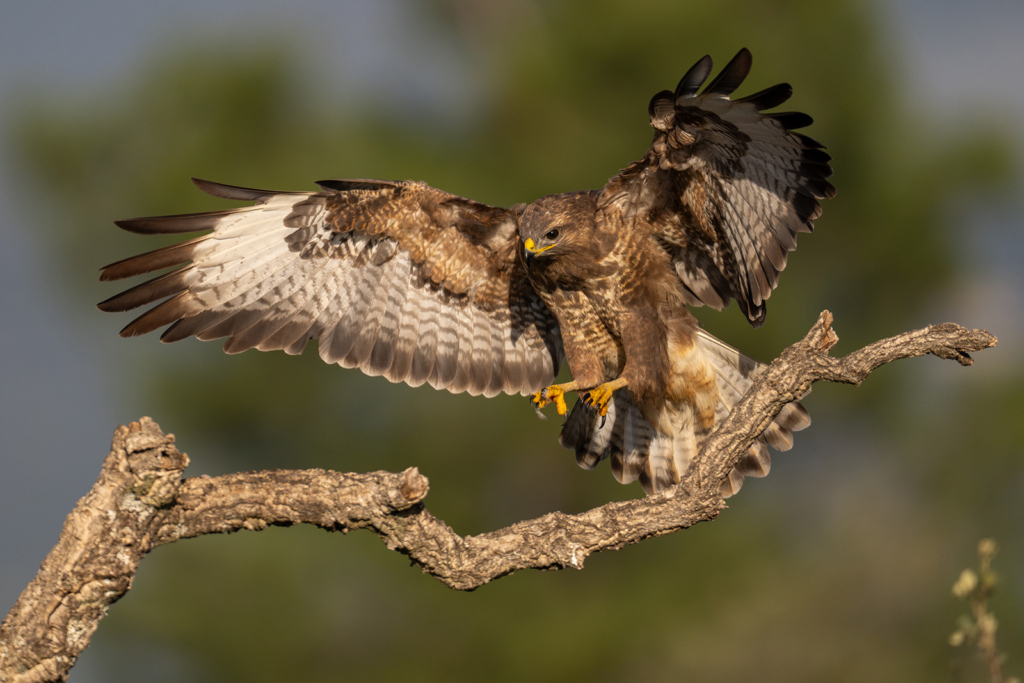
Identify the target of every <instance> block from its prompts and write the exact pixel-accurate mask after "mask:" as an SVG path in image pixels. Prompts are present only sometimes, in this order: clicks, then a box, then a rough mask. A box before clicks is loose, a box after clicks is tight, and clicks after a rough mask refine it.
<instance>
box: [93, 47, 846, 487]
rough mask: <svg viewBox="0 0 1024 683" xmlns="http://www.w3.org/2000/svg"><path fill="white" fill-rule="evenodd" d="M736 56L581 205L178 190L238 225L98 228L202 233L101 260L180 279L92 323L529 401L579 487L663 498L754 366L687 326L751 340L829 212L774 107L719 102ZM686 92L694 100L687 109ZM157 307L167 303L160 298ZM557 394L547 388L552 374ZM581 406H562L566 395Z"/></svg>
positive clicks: (353, 188) (553, 198)
mask: <svg viewBox="0 0 1024 683" xmlns="http://www.w3.org/2000/svg"><path fill="white" fill-rule="evenodd" d="M750 65H751V56H750V52H749V51H747V50H746V49H743V50H741V51H740V52H739V54H737V55H736V57H734V58H733V60H732V61H731V62H729V64H728V65H727V66H726V67H725V68H724V69H723V70H722V71H721V73H719V74H718V76H716V77H715V78H714V79H713V80H712V81H711V82H710V83H709V84H708V85H707V86H706V87H704V88H703V90H701V89H700V88H701V86H702V85H703V84H704V82H705V81H706V80H707V78H708V76H709V75H710V73H711V67H712V61H711V57H710V56H705V57H704V58H703V59H701V60H700V61H699V62H697V63H696V64H695V65H694V66H693V68H691V69H690V70H689V71H688V72H687V73H686V75H685V76H683V78H682V80H681V81H680V82H679V85H678V86H677V87H676V89H675V91H669V90H663V91H662V92H659V93H658V94H656V95H655V96H654V98H653V99H652V100H651V102H650V105H649V106H648V114H649V115H650V122H651V126H652V127H653V128H654V141H653V142H652V144H651V146H650V149H648V150H647V153H646V154H644V156H643V158H641V159H640V160H639V161H636V162H634V163H632V164H631V165H629V166H628V167H626V168H625V169H624V170H623V171H622V172H620V173H619V174H618V175H616V176H614V177H613V178H612V179H611V180H609V181H608V183H607V184H606V185H605V186H604V187H603V188H601V189H600V190H584V191H580V192H571V193H568V194H557V195H550V196H547V197H542V198H540V199H538V200H536V201H534V202H533V203H531V204H528V205H517V206H513V207H511V208H507V209H506V208H500V207H494V206H488V205H486V204H480V203H478V202H475V201H472V200H470V199H466V198H464V197H458V196H455V195H451V194H448V193H446V192H443V191H441V190H437V189H435V188H432V187H429V186H428V185H426V184H424V183H420V182H411V181H406V182H392V181H385V180H327V181H321V182H318V183H317V185H319V187H320V191H318V192H272V191H266V190H253V189H245V188H240V187H234V186H230V185H221V184H218V183H213V182H209V181H205V180H194V182H195V184H196V185H197V186H198V187H199V189H201V190H203V191H205V192H207V193H209V194H212V195H214V196H216V197H221V198H224V199H233V200H245V201H250V202H253V205H252V206H247V207H243V208H235V209H225V210H221V211H212V212H208V213H197V214H184V215H176V216H159V217H154V218H137V219H132V220H124V221H117V225H118V226H119V227H121V228H123V229H125V230H128V231H130V232H134V233H140V234H144V235H152V234H179V233H195V232H204V233H205V234H202V235H199V236H197V237H192V238H191V239H187V240H185V241H183V242H179V243H177V244H174V245H172V246H168V247H164V248H161V249H156V250H154V251H150V252H147V253H145V254H141V255H139V256H134V257H132V258H128V259H125V260H123V261H118V262H117V263H113V264H111V265H109V266H106V267H105V268H104V269H103V272H102V275H101V279H102V280H118V279H121V278H126V277H131V276H135V275H141V274H143V273H150V272H153V271H156V270H160V269H164V268H167V267H170V266H177V268H176V269H174V270H171V271H170V272H168V273H166V274H163V275H160V276H159V277H156V278H154V279H151V280H149V281H148V282H145V283H143V284H140V285H138V286H136V287H133V288H131V289H129V290H127V291H125V292H123V293H121V294H118V295H117V296H114V297H112V298H110V299H107V300H106V301H104V302H102V303H101V304H99V308H100V309H101V310H103V311H127V310H131V309H135V308H138V307H140V306H146V305H148V304H152V303H155V302H161V303H159V304H157V305H156V306H154V307H152V308H150V309H149V310H147V311H145V312H144V313H143V314H142V315H140V316H139V317H138V318H136V319H135V320H134V321H133V322H131V323H130V324H129V325H128V326H127V327H125V328H124V329H123V330H121V336H123V337H131V336H135V335H140V334H145V333H147V332H151V331H153V330H156V329H158V328H161V327H164V326H166V325H169V327H168V328H167V329H166V330H164V332H163V334H162V336H161V337H160V339H161V341H164V342H173V341H178V340H180V339H184V338H186V337H193V336H194V337H197V338H199V339H202V340H210V339H219V338H222V337H223V338H226V339H227V341H226V342H225V344H224V350H225V351H226V352H227V353H239V352H241V351H245V350H246V349H251V348H256V349H260V350H261V351H271V350H275V349H282V350H284V351H285V353H289V354H299V353H301V352H302V351H303V349H304V348H305V347H306V344H307V343H308V342H309V341H310V340H311V339H316V340H318V345H319V354H320V357H321V358H323V360H324V361H326V362H327V363H337V364H338V365H341V366H343V367H349V368H351V367H357V368H359V369H361V370H362V371H363V372H365V373H367V374H369V375H384V376H385V377H387V378H388V379H389V380H391V381H392V382H406V383H408V384H410V385H412V386H419V385H421V384H423V383H424V382H427V383H429V384H430V385H431V386H433V387H434V388H436V389H447V390H448V391H451V392H454V393H459V392H463V391H467V392H469V393H470V394H474V395H477V394H483V395H485V396H494V395H496V394H498V393H501V392H505V393H510V394H515V393H519V394H524V395H530V396H531V401H532V402H533V404H534V406H535V407H536V408H537V410H538V413H539V412H540V408H543V407H544V406H545V405H547V404H549V403H553V404H554V405H555V406H556V410H557V412H558V413H559V414H560V415H565V414H566V413H567V412H568V417H567V418H566V420H565V424H564V426H563V428H562V432H561V435H560V437H559V441H560V442H561V444H562V445H563V446H565V447H566V448H569V449H572V450H575V452H576V459H577V462H578V463H579V464H580V465H581V466H583V467H585V468H588V469H590V468H593V467H595V466H596V465H597V464H598V463H599V462H600V461H601V460H604V459H609V460H610V462H611V469H612V473H613V474H614V475H615V477H616V478H617V479H618V480H619V481H620V482H622V483H629V482H632V481H635V480H637V479H639V480H640V483H641V485H642V486H643V489H644V491H646V492H647V493H652V492H657V491H661V490H663V489H665V488H667V487H670V486H672V485H673V484H674V483H677V482H678V481H679V479H680V475H682V474H683V473H684V472H685V471H686V468H687V466H688V465H689V463H690V461H691V459H692V458H693V456H694V455H695V454H696V452H697V449H698V448H699V447H700V445H701V443H702V441H703V440H704V439H705V438H706V437H707V436H708V435H709V434H710V432H711V431H712V429H713V428H714V427H715V425H716V424H717V423H719V422H720V421H721V420H722V419H723V418H724V417H725V416H726V415H727V414H728V413H729V410H730V409H731V408H732V406H733V405H735V404H736V402H737V401H738V400H739V398H740V397H741V396H742V395H743V393H744V392H745V391H746V389H747V388H748V387H749V386H750V385H751V383H752V378H753V376H754V375H755V373H757V372H758V371H759V368H760V367H761V366H760V365H759V364H758V363H756V362H754V361H753V360H751V359H750V358H748V357H746V356H744V355H743V354H741V353H740V352H739V351H737V350H736V349H734V348H732V347H730V346H728V345H726V344H725V343H723V342H721V341H719V340H718V339H716V338H714V337H713V336H711V335H710V334H708V333H707V332H705V331H704V330H703V329H702V328H701V326H700V324H699V323H698V322H697V320H696V319H695V318H694V317H693V316H692V315H691V314H690V312H689V311H688V309H687V306H688V305H689V306H704V305H707V306H711V307H712V308H715V309H722V308H724V307H725V306H727V305H728V304H729V302H730V300H731V299H735V300H736V302H737V304H738V305H739V307H740V309H741V310H742V311H743V313H744V314H745V315H746V316H747V318H748V319H749V321H750V322H751V324H753V325H754V326H755V327H757V326H759V325H761V323H762V322H763V321H764V318H765V301H766V300H767V299H768V297H769V296H770V295H771V292H772V290H773V289H774V288H775V285H776V284H777V282H778V279H779V273H780V271H782V269H783V268H784V267H785V265H786V256H787V252H789V251H792V250H793V249H795V248H796V236H797V233H801V232H810V231H811V229H812V227H813V221H814V219H815V218H817V217H818V216H819V215H820V214H821V207H820V205H819V203H818V200H819V199H823V198H830V197H832V196H834V195H835V189H834V188H833V186H832V185H831V184H830V183H829V182H828V181H827V180H826V178H828V177H829V176H830V175H831V173H832V170H831V168H830V167H829V161H830V160H831V158H830V157H829V155H828V154H826V153H825V152H824V151H823V148H822V145H820V144H819V143H817V142H815V141H814V140H812V139H811V138H809V137H807V136H805V135H802V134H800V133H796V132H793V131H794V129H798V128H803V127H805V126H807V125H809V124H810V123H811V118H810V117H809V116H807V115H805V114H800V113H791V112H786V113H765V110H767V109H772V108H774V107H776V106H778V105H780V104H782V103H783V102H785V101H786V100H787V99H788V98H789V97H790V95H791V93H792V89H791V88H790V86H789V85H788V84H780V85H776V86H773V87H770V88H767V89H765V90H762V91H761V92H758V93H755V94H753V95H748V96H747V97H744V98H741V99H737V100H732V99H730V98H729V95H730V94H731V93H732V92H733V91H734V90H735V89H736V88H737V87H738V86H739V85H740V83H741V82H742V81H743V79H744V78H745V77H746V75H747V73H748V71H749V70H750ZM698 91H699V92H698ZM161 300H162V301H161ZM563 360H565V361H566V362H567V363H568V365H569V370H570V371H571V373H572V380H571V381H569V382H567V383H564V384H553V382H554V381H555V377H556V375H558V372H559V368H560V366H561V364H562V361H563ZM570 392H576V393H577V394H578V396H579V400H577V401H576V402H575V405H574V406H573V408H572V410H571V411H568V410H567V405H566V401H565V395H566V394H567V393H570ZM808 424H810V420H809V418H808V416H807V412H806V411H805V410H804V408H803V407H802V406H801V405H800V404H799V403H792V404H790V405H788V406H787V407H786V408H785V409H784V410H783V411H782V412H781V413H780V414H779V416H778V417H777V418H776V419H775V421H774V423H772V424H771V425H770V426H769V427H768V428H767V429H766V430H765V432H764V433H763V435H762V436H761V437H760V438H759V439H758V441H756V442H755V443H754V444H753V445H752V446H751V447H750V449H749V452H748V453H747V454H746V455H745V456H744V457H743V459H741V461H740V462H739V464H738V465H737V467H736V469H735V470H734V471H733V472H732V474H731V475H730V477H729V478H728V479H727V480H726V481H725V482H723V484H722V489H723V493H725V494H726V495H731V494H733V493H735V492H736V491H737V490H738V489H739V487H740V485H741V484H742V483H743V479H744V477H745V476H764V475H765V474H767V473H768V469H769V466H770V462H771V461H770V457H769V454H768V450H767V444H771V445H772V446H773V447H774V448H776V449H779V450H787V449H789V448H790V447H791V446H792V443H793V437H792V432H794V431H797V430H800V429H803V428H804V427H806V426H807V425H808Z"/></svg>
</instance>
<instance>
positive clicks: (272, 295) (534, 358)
mask: <svg viewBox="0 0 1024 683" xmlns="http://www.w3.org/2000/svg"><path fill="white" fill-rule="evenodd" d="M195 182H196V184H197V185H198V186H199V187H200V188H201V189H203V190H204V191H206V192H208V193H210V194H213V195H215V196H218V197H222V198H227V199H241V200H247V201H252V202H255V204H254V205H253V206H249V207H244V208H240V209H229V210H224V211H215V212H209V213H200V214H186V215H179V216H163V217H156V218H142V219H134V220H128V221H119V222H118V225H119V226H120V227H122V228H124V229H126V230H129V231H132V232H137V233H142V234H169V233H170V234H174V233H189V232H196V231H202V230H212V232H209V233H207V234H205V235H201V236H199V237H195V238H192V239H188V240H186V241H184V242H180V243H178V244H175V245H171V246H169V247H165V248H163V249H157V250H154V251H151V252H147V253H145V254H141V255H139V256H135V257H132V258H129V259H125V260H123V261H119V262H117V263H114V264H111V265H109V266H107V267H105V268H104V269H103V273H102V275H101V279H103V280H117V279H122V278H126V277H131V276H135V275H141V274H143V273H149V272H153V271H157V270H161V269H164V268H167V267H171V266H179V267H178V268H176V269H175V270H172V271H170V272H169V273H166V274H164V275H160V276H158V277H156V278H154V279H152V280H149V281H148V282H145V283H143V284H141V285H138V286H136V287H133V288H131V289H129V290H127V291H125V292H122V293H121V294H118V295H117V296H114V297H112V298H110V299H108V300H106V301H104V302H102V303H101V304H99V308H100V309H101V310H104V311H127V310H132V309H136V308H139V307H142V306H146V305H149V304H153V303H157V302H160V303H157V305H156V306H154V307H152V308H150V309H149V310H147V311H146V312H144V313H143V314H142V315H141V316H139V317H138V318H136V319H135V320H134V321H133V322H131V323H130V324H129V325H128V326H127V327H125V328H124V329H123V330H122V331H121V335H122V336H135V335H139V334H145V333H147V332H151V331H153V330H156V329H158V328H161V327H164V326H166V325H169V327H168V328H167V329H166V330H165V331H164V333H163V335H162V337H161V340H162V341H165V342H172V341H178V340H180V339H184V338H186V337H191V336H194V337H197V338H199V339H202V340H211V339H219V338H226V341H225V344H224V349H225V351H227V352H228V353H239V352H241V351H245V350H247V349H251V348H256V349H259V350H261V351H271V350H278V349H280V350H284V351H285V352H286V353H290V354H298V353H301V352H302V351H303V349H304V348H305V347H306V344H307V343H308V342H309V340H311V339H317V340H318V343H319V353H320V356H321V358H323V360H324V361H326V362H328V363H337V364H339V365H342V366H344V367H358V368H360V369H361V370H362V371H363V372H365V373H367V374H370V375H384V376H385V377H387V378H388V379H390V380H391V381H393V382H406V383H408V384H411V385H413V386H418V385H420V384H423V383H425V382H426V383H429V384H430V385H431V386H433V387H435V388H438V389H447V390H448V391H451V392H454V393H459V392H462V391H467V392H469V393H470V394H474V395H476V394H484V395H486V396H494V395H496V394H498V393H500V392H506V393H523V394H526V393H532V392H534V391H537V390H539V389H540V388H542V387H544V386H546V385H548V384H550V383H551V382H552V381H553V379H554V377H555V375H556V374H557V371H558V368H559V366H560V364H561V360H562V357H563V355H564V353H563V350H562V345H561V339H560V336H559V330H558V325H557V322H556V321H555V319H554V317H553V316H552V315H551V313H550V312H549V311H548V310H547V308H546V307H545V306H544V304H543V303H542V302H541V301H540V299H539V298H538V297H537V295H536V293H535V292H534V291H533V289H532V288H531V286H530V284H529V282H528V280H527V279H526V277H525V274H524V273H523V272H522V266H521V265H520V264H519V263H518V262H517V261H516V259H515V258H514V245H515V241H516V239H517V237H516V228H515V218H514V215H513V214H512V213H511V212H510V211H509V210H506V209H500V208H495V207H490V206H486V205H484V204H479V203H477V202H473V201H471V200H468V199H464V198H462V197H457V196H455V195H450V194H447V193H444V192H441V191H440V190H436V189H434V188H431V187H429V186H427V185H425V184H423V183H411V182H389V181H376V180H356V181H351V180H345V181H324V182H322V183H321V187H322V190H321V191H320V192H268V191H262V190H249V189H245V188H237V187H232V186H228V185H220V184H217V183H210V182H208V181H195ZM161 300H162V301H161Z"/></svg>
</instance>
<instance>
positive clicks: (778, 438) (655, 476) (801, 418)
mask: <svg viewBox="0 0 1024 683" xmlns="http://www.w3.org/2000/svg"><path fill="white" fill-rule="evenodd" d="M696 341H697V348H698V349H699V350H700V351H701V352H702V353H703V354H704V357H705V359H706V360H707V361H708V362H709V363H710V364H711V365H712V366H713V367H714V370H715V379H716V384H717V387H718V392H719V401H718V405H717V407H716V410H715V424H714V427H712V429H710V430H700V429H698V428H697V427H696V426H695V420H694V419H693V414H692V413H688V412H686V411H681V412H680V416H679V424H678V425H677V431H676V433H675V434H672V435H668V434H662V433H659V432H658V431H657V430H656V429H655V428H654V426H653V425H652V424H651V423H650V422H649V421H648V420H647V419H646V418H645V417H644V416H643V415H642V414H641V412H640V409H639V408H638V407H637V406H636V404H635V403H634V402H633V400H632V398H631V397H630V395H629V392H628V391H621V390H620V391H617V392H615V394H614V396H613V399H612V400H611V401H609V402H608V414H607V415H606V416H605V417H604V420H603V424H602V418H601V416H600V415H599V414H598V413H597V411H596V410H594V409H593V408H591V407H590V406H588V405H587V404H586V403H584V402H583V401H577V402H576V404H575V405H574V406H573V408H572V410H571V411H570V412H569V416H568V418H566V421H565V425H564V426H563V427H562V433H561V435H560V436H559V438H558V440H559V443H561V444H562V446H564V447H565V448H568V449H570V450H575V451H576V462H577V463H578V464H579V465H580V467H583V468H585V469H594V468H595V467H597V465H598V463H600V462H601V461H602V460H605V459H607V460H609V461H610V463H611V470H612V474H613V475H614V476H615V479H616V480H618V481H619V483H622V484H629V483H631V482H633V481H636V480H637V479H639V480H640V485H641V486H642V487H643V489H644V492H645V493H648V494H651V493H657V492H658V491H662V490H665V489H667V488H669V487H671V486H673V485H675V484H677V483H679V480H680V479H681V477H682V476H683V474H685V473H686V470H687V468H688V467H689V466H690V463H691V462H692V461H693V458H694V457H695V456H696V455H697V453H698V452H699V450H700V448H701V446H702V445H703V444H704V441H705V440H706V439H707V437H708V436H710V434H711V432H712V431H714V429H715V428H717V427H718V426H719V425H720V424H721V423H722V421H723V420H725V418H726V417H728V415H729V412H730V411H731V410H732V408H733V406H735V405H736V404H737V403H738V402H739V400H740V399H741V398H742V397H743V395H744V394H745V393H746V392H747V390H748V389H749V388H750V387H751V386H752V385H753V383H754V380H755V379H756V377H757V375H758V374H759V373H760V372H761V371H762V369H763V368H764V366H763V365H762V364H761V363H758V362H757V361H755V360H753V359H751V358H750V357H748V356H745V355H743V354H742V353H740V352H739V351H737V350H736V349H734V348H733V347H731V346H729V345H728V344H725V343H724V342H722V341H720V340H718V339H716V338H715V337H713V336H711V335H710V334H708V333H706V332H704V331H703V330H699V331H698V332H697V337H696ZM810 424H811V418H810V416H809V415H808V414H807V410H806V409H805V408H804V407H803V405H802V404H800V403H799V402H798V401H794V402H793V403H790V404H788V405H787V406H786V407H785V408H783V409H782V411H781V412H780V413H779V414H778V415H776V416H775V419H774V420H773V421H772V423H771V424H770V425H769V426H768V428H767V429H766V430H765V431H764V433H763V434H761V436H759V437H758V438H757V440H756V441H754V443H752V444H751V445H750V447H749V448H748V449H747V452H746V453H744V454H743V456H742V457H741V458H740V460H739V461H738V462H737V463H736V466H735V467H734V468H733V470H732V471H731V472H730V473H729V476H728V478H726V479H725V481H723V482H722V495H724V496H725V497H726V498H728V497H730V496H733V495H735V494H736V493H737V492H738V491H739V490H740V488H741V487H742V486H743V482H744V480H745V479H746V478H747V477H765V476H767V475H768V472H769V471H771V464H772V460H771V455H770V453H769V451H768V446H769V445H770V446H771V447H772V448H774V449H775V450H778V451H788V450H789V449H790V448H792V447H793V432H797V431H800V430H802V429H805V428H807V427H808V426H809V425H810Z"/></svg>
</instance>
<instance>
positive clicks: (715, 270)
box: [601, 48, 835, 327]
mask: <svg viewBox="0 0 1024 683" xmlns="http://www.w3.org/2000/svg"><path fill="white" fill-rule="evenodd" d="M750 65H751V56H750V52H749V51H747V50H746V49H745V48H744V49H743V50H740V52H739V54H737V55H736V57H734V58H733V60H732V61H731V62H729V64H728V65H727V66H726V67H725V68H724V69H723V70H722V72H721V73H720V74H718V76H717V77H716V78H715V79H714V80H713V81H712V82H711V83H710V84H708V86H707V87H706V88H704V90H703V91H702V92H701V93H700V94H697V90H698V89H699V88H700V86H701V85H702V84H703V83H704V81H705V80H706V79H707V77H708V75H709V74H710V73H711V57H709V56H705V57H704V58H703V59H702V60H700V61H699V62H697V64H695V65H694V66H693V68H691V69H690V70H689V71H688V72H687V73H686V75H685V76H683V79H682V80H681V81H680V82H679V85H678V87H677V88H676V90H675V92H670V91H668V90H663V91H662V92H660V93H658V94H657V95H655V96H654V98H653V99H652V100H651V103H650V106H649V108H648V111H649V114H650V118H651V126H653V127H654V128H655V131H656V132H655V134H654V142H653V143H652V144H651V147H650V149H649V150H648V151H647V154H645V155H644V157H643V159H640V160H639V161H637V162H635V163H633V164H632V165H630V166H629V167H628V168H626V169H625V170H623V171H622V172H621V173H620V174H619V175H617V176H615V177H614V178H612V179H611V180H610V181H609V182H608V184H607V185H606V186H605V187H604V189H603V190H602V197H601V205H602V207H605V208H612V209H614V210H617V211H620V212H621V213H622V214H623V219H624V220H626V221H627V222H632V223H633V224H634V225H637V226H646V229H649V230H650V232H651V235H652V238H653V239H655V240H656V241H657V242H658V244H659V245H660V246H661V247H662V248H664V249H665V251H667V252H668V254H669V256H670V257H671V259H672V264H673V266H674V267H675V269H676V273H677V274H678V276H679V279H680V280H681V281H682V283H683V285H684V286H685V293H686V298H687V303H689V304H690V305H693V306H702V305H705V304H706V305H708V306H711V307H712V308H716V309H722V308H724V307H725V306H727V305H728V304H729V300H730V299H731V298H734V299H736V301H737V302H738V303H739V306H740V308H741V309H742V310H743V312H744V313H745V314H746V316H747V318H748V319H749V320H750V321H751V323H752V324H753V325H754V326H755V327H757V326H760V325H761V323H763V322H764V317H765V300H766V299H767V298H768V297H769V296H770V295H771V292H772V290H773V289H774V288H775V285H776V284H777V283H778V280H779V273H780V272H781V271H782V269H783V268H785V267H786V254H787V252H790V251H792V250H793V249H796V235H797V233H800V232H811V230H812V229H813V226H814V219H815V218H817V217H818V216H820V215H821V206H820V204H819V203H818V200H819V199H824V198H831V197H833V196H835V188H834V187H833V186H832V185H831V183H829V182H828V181H827V180H826V178H828V177H829V176H831V175H832V169H831V167H830V166H829V163H828V162H829V161H830V160H831V157H830V156H829V155H828V154H826V153H825V152H824V151H823V147H822V145H821V144H819V143H818V142H815V141H814V140H812V139H811V138H809V137H807V136H805V135H801V134H800V133H795V132H793V130H794V129H797V128H803V127H805V126H808V125H810V124H811V117H809V116H807V115H806V114H800V113H795V112H786V113H769V114H765V113H762V112H763V111H764V110H765V109H771V108H773V107H777V106H778V105H780V104H782V103H783V102H785V101H786V100H787V99H789V97H790V95H791V94H792V92H793V91H792V88H790V86H789V85H788V84H785V83H782V84H779V85H776V86H773V87H771V88H767V89H766V90H762V91H761V92H758V93H755V94H753V95H749V96H747V97H744V98H742V99H738V100H730V99H729V95H730V94H731V93H732V92H733V91H734V90H735V89H736V88H737V87H738V86H739V85H740V83H741V82H742V81H743V79H744V78H746V76H747V73H748V72H749V71H750Z"/></svg>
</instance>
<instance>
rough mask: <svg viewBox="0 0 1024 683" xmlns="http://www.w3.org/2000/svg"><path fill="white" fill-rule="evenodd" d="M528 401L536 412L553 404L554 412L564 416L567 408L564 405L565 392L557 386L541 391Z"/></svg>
mask: <svg viewBox="0 0 1024 683" xmlns="http://www.w3.org/2000/svg"><path fill="white" fill-rule="evenodd" d="M530 400H531V401H532V402H533V406H534V408H536V409H537V410H538V411H539V410H540V409H541V408H543V407H544V406H546V405H547V404H549V403H554V404H555V410H557V411H558V414H559V415H565V413H566V412H567V411H568V407H567V406H566V405H565V390H564V389H562V387H560V386H558V385H557V384H553V385H552V386H550V387H545V388H544V389H541V390H540V391H538V392H537V393H536V394H534V395H533V397H532V398H531V399H530Z"/></svg>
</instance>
